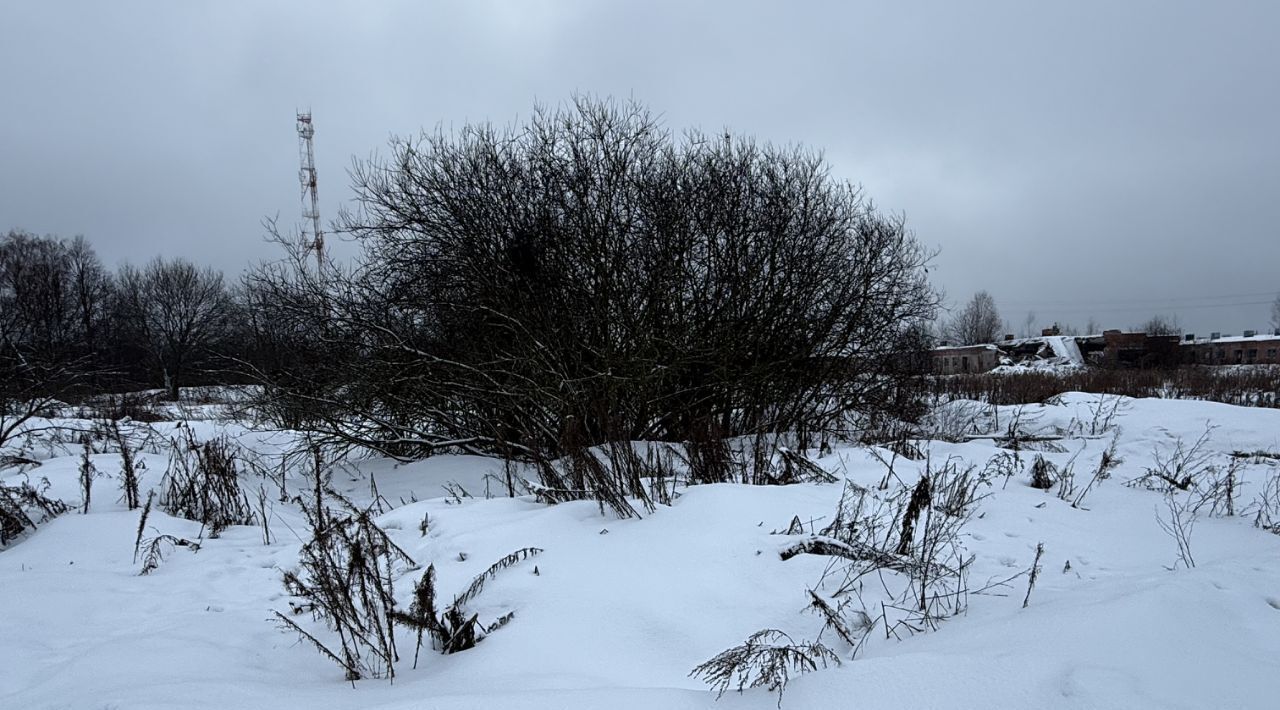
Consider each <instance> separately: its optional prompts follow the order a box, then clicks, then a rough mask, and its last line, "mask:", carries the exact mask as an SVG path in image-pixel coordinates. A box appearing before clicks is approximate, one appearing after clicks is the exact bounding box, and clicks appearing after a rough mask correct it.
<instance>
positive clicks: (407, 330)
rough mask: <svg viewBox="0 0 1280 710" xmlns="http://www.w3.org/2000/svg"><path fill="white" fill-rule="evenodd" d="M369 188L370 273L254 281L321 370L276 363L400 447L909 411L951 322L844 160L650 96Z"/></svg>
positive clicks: (356, 218)
mask: <svg viewBox="0 0 1280 710" xmlns="http://www.w3.org/2000/svg"><path fill="white" fill-rule="evenodd" d="M352 176H353V181H354V188H355V192H356V195H357V203H358V205H359V209H358V210H357V211H355V212H353V213H350V214H347V215H345V216H344V217H343V219H342V220H341V224H340V225H339V227H340V229H341V230H342V231H345V232H347V233H349V234H351V235H353V236H354V237H355V238H356V239H358V240H359V241H360V242H361V244H362V246H363V256H362V257H361V259H360V260H359V262H358V264H357V265H356V266H355V267H353V268H351V269H347V270H341V269H336V268H334V269H330V270H328V272H327V275H326V278H325V279H324V280H323V281H321V280H319V279H316V278H314V277H313V276H312V275H309V274H308V273H307V271H306V270H305V268H304V267H303V266H302V265H301V262H300V261H298V260H297V259H294V260H292V262H290V264H289V265H275V266H270V267H264V268H263V269H260V270H258V271H257V272H256V273H255V274H253V275H251V276H250V278H249V282H250V283H249V286H250V288H249V291H250V292H251V293H253V294H255V296H254V298H255V299H257V301H256V302H260V303H261V304H263V307H264V308H266V309H268V310H266V311H264V312H262V314H261V317H262V318H263V319H264V320H265V321H266V322H265V323H264V325H265V326H269V327H267V328H264V329H263V333H264V335H266V336H269V337H270V338H275V339H279V338H281V337H283V336H284V335H285V334H289V333H292V334H295V335H297V336H300V337H295V338H293V342H294V344H295V348H296V349H297V350H300V351H301V352H303V353H305V356H304V357H302V358H301V359H299V358H292V359H285V360H282V361H281V362H279V363H273V364H272V365H271V367H270V368H267V367H260V368H259V369H262V370H266V369H274V374H273V375H272V376H271V377H270V378H269V381H268V384H271V385H272V387H271V388H269V389H273V390H274V391H276V392H277V393H279V395H280V396H281V398H282V399H285V400H289V401H292V402H294V403H297V404H305V403H308V402H309V403H311V404H312V405H314V406H315V408H316V411H318V412H320V414H318V415H316V416H318V417H319V418H320V419H323V420H324V422H325V426H326V427H328V428H330V430H331V431H335V432H336V433H338V434H340V435H341V436H342V437H344V438H346V439H347V440H349V441H354V442H358V443H360V444H362V445H365V446H376V447H378V448H381V449H382V450H384V451H388V452H393V453H399V454H400V455H406V456H414V455H421V454H423V453H429V452H430V451H432V450H435V449H438V448H441V447H463V448H474V449H482V450H487V451H502V452H506V453H511V452H515V453H521V454H526V455H532V454H533V453H534V452H544V453H557V452H558V451H560V450H561V449H562V448H563V446H562V445H563V444H564V442H565V441H566V440H572V441H573V442H574V445H575V446H576V445H582V444H586V445H591V444H596V443H601V442H604V441H609V440H633V439H675V440H683V439H686V438H691V437H693V436H694V435H695V434H696V433H697V432H699V431H704V432H705V431H715V432H717V433H718V434H719V435H722V436H728V435H734V434H743V433H757V432H762V431H797V430H808V431H815V430H820V429H822V428H824V427H829V426H831V425H832V424H833V423H834V422H836V421H838V420H840V419H841V417H842V416H843V415H844V414H846V413H848V412H851V411H854V410H859V409H861V410H877V409H879V408H883V407H885V406H887V403H889V402H892V401H895V397H896V393H897V392H898V391H899V385H900V384H901V380H900V379H899V378H897V377H894V376H889V375H890V374H891V373H893V372H896V371H895V370H893V369H892V368H893V365H894V363H897V362H900V361H901V360H900V356H901V355H902V348H904V347H906V346H905V343H907V342H913V343H914V342H916V341H915V340H912V339H911V338H909V337H907V335H908V333H909V332H912V331H911V327H912V326H913V325H914V324H918V323H919V322H920V321H922V320H927V319H929V318H931V317H932V314H933V309H934V307H935V305H936V300H937V299H936V296H935V295H934V292H933V291H932V290H931V289H930V288H929V285H928V283H927V281H926V278H925V272H924V267H925V265H926V264H927V262H928V259H929V258H930V256H931V255H930V254H929V253H928V252H927V250H925V249H923V248H922V247H921V246H920V244H919V243H918V242H917V241H916V239H915V238H914V236H913V235H912V234H911V233H910V232H908V231H907V230H906V228H905V225H904V223H903V220H902V219H901V218H898V217H888V216H884V215H881V214H880V213H878V212H877V211H876V210H875V209H874V208H873V207H872V205H871V204H870V202H869V201H868V200H867V199H866V198H865V197H863V195H862V194H861V193H860V191H859V190H858V189H856V188H854V187H852V186H850V185H847V184H844V183H841V182H838V181H836V180H834V179H833V178H831V176H830V175H829V172H828V169H827V167H826V165H825V164H824V163H823V161H822V159H821V158H820V156H818V155H817V154H815V153H811V152H808V151H805V150H802V149H798V148H776V147H772V146H762V145H758V144H756V143H754V142H752V141H750V140H743V139H740V138H737V137H734V136H731V135H720V136H707V135H703V134H700V133H697V132H691V133H688V134H685V136H684V137H683V139H677V138H676V137H674V136H673V135H672V134H671V132H669V131H668V130H666V129H665V128H664V127H663V126H662V125H661V124H660V123H659V122H658V121H657V120H656V119H655V118H654V117H653V116H652V115H651V114H650V113H649V112H648V111H647V110H645V109H644V108H643V107H641V106H638V105H635V104H616V103H612V102H608V101H596V100H592V99H577V100H575V101H574V102H573V103H572V104H571V105H569V106H567V107H565V108H562V109H555V110H550V109H539V110H537V111H535V112H534V114H533V117H532V119H531V120H530V122H529V123H528V124H527V125H523V126H513V127H510V128H506V129H499V128H495V127H492V126H488V125H480V126H475V125H472V126H467V127H465V128H463V129H462V130H461V132H459V133H457V134H446V133H442V132H438V133H435V134H429V135H424V136H421V137H418V138H413V139H397V140H395V141H393V142H392V145H391V155H390V156H389V157H387V158H382V159H376V158H375V159H372V160H369V161H363V162H358V163H357V164H356V165H355V167H354V169H353V171H352ZM268 331H275V333H274V334H273V333H271V332H268ZM304 362H305V364H303V363H304ZM353 422H355V423H357V425H352V423H353Z"/></svg>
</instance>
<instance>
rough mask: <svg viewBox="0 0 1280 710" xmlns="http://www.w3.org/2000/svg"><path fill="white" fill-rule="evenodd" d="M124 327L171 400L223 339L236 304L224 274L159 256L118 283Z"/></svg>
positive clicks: (127, 272) (128, 270) (126, 272)
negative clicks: (144, 353) (157, 372)
mask: <svg viewBox="0 0 1280 710" xmlns="http://www.w3.org/2000/svg"><path fill="white" fill-rule="evenodd" d="M117 280H118V284H119V289H118V291H119V298H120V308H121V312H122V313H123V314H124V315H125V316H126V319H125V321H124V322H123V323H122V324H121V325H122V326H126V325H127V326H128V327H130V328H132V329H133V335H134V337H135V338H136V339H137V341H138V342H139V343H140V344H142V346H143V347H144V348H145V349H146V351H147V353H148V354H149V355H150V357H151V359H152V361H153V363H154V364H155V365H156V367H157V368H158V369H159V370H160V372H161V373H162V375H163V378H164V385H165V390H166V392H167V394H168V396H169V398H170V399H173V400H176V399H178V389H179V387H180V386H181V385H182V384H183V383H184V382H185V378H186V377H187V376H188V375H189V374H190V370H191V369H192V368H193V367H195V366H196V365H197V364H198V363H199V361H200V359H201V358H202V357H204V356H206V355H208V354H209V350H210V348H211V347H212V346H213V345H214V344H215V343H216V341H217V339H218V338H219V337H220V336H221V335H222V334H223V332H224V328H225V326H226V324H227V320H228V316H229V315H230V313H231V308H232V303H231V299H230V297H229V295H228V293H227V289H226V287H225V286H224V284H223V280H222V274H221V273H219V272H217V271H214V270H212V269H209V268H207V267H206V268H204V269H200V268H197V267H196V266H195V265H193V264H191V263H190V262H187V261H184V260H182V259H176V260H173V261H166V260H164V259H162V258H159V257H157V258H156V259H154V260H153V261H151V262H150V263H148V264H147V265H146V267H144V268H142V269H137V268H135V267H132V266H129V265H125V266H124V267H122V268H121V269H120V273H119V276H118V278H117Z"/></svg>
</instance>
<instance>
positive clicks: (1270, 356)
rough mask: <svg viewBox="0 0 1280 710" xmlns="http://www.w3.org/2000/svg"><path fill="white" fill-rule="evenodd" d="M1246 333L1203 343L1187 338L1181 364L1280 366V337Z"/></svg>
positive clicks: (1191, 337)
mask: <svg viewBox="0 0 1280 710" xmlns="http://www.w3.org/2000/svg"><path fill="white" fill-rule="evenodd" d="M1245 333H1246V334H1245V335H1238V336H1237V335H1228V336H1225V337H1221V336H1220V337H1217V338H1205V339H1203V340H1198V339H1196V338H1195V337H1194V336H1188V339H1186V340H1184V341H1183V343H1182V362H1184V363H1186V364H1189V365H1191V364H1194V365H1280V335H1274V334H1273V335H1267V334H1265V333H1264V334H1256V333H1254V332H1253V331H1245Z"/></svg>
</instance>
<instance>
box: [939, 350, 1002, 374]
mask: <svg viewBox="0 0 1280 710" xmlns="http://www.w3.org/2000/svg"><path fill="white" fill-rule="evenodd" d="M929 354H930V356H931V357H932V358H933V372H934V373H935V374H938V375H959V374H963V373H966V372H990V371H991V370H994V369H995V368H996V366H997V365H999V364H1000V349H999V348H997V347H996V346H995V345H956V346H943V347H940V348H934V349H933V350H932V351H930V353H929Z"/></svg>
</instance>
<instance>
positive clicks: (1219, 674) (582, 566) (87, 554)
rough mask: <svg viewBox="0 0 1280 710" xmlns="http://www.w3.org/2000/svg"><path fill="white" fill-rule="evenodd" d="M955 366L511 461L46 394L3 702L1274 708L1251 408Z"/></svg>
mask: <svg viewBox="0 0 1280 710" xmlns="http://www.w3.org/2000/svg"><path fill="white" fill-rule="evenodd" d="M1021 377H1022V378H1026V377H1028V376H1026V375H1023V376H1021ZM1132 377H1134V378H1135V380H1134V381H1138V379H1136V378H1141V377H1145V375H1142V374H1133V375H1132ZM993 381H998V380H995V379H994V378H990V379H987V380H984V382H986V383H990V382H993ZM1029 381H1030V380H1023V382H1024V383H1025V382H1029ZM1143 381H1145V380H1143ZM951 382H952V384H951V385H948V386H947V387H948V388H949V389H948V390H947V392H948V396H947V397H943V398H942V399H949V400H950V401H947V402H946V403H944V404H940V405H938V407H937V408H936V409H934V410H933V411H932V412H931V413H930V415H929V416H928V417H927V418H926V420H925V421H924V422H923V423H922V424H920V425H918V426H900V427H889V428H887V429H885V430H884V431H881V432H880V433H877V434H875V435H870V434H866V435H864V436H862V437H861V440H845V441H834V440H833V441H829V442H828V446H823V447H818V448H814V449H812V450H801V449H800V448H799V446H798V442H797V441H795V440H792V439H790V438H789V437H781V438H778V439H770V440H768V441H760V440H756V441H750V440H737V439H735V440H728V441H714V440H707V441H698V442H688V443H687V444H684V445H674V444H651V443H644V442H634V443H630V444H616V445H613V446H605V447H598V448H595V449H584V450H581V451H577V452H574V453H572V454H571V455H568V456H566V457H565V458H563V459H560V460H556V461H526V462H516V461H512V462H504V461H501V460H498V459H492V458H486V457H480V456H470V455H437V456H433V457H431V458H428V459H425V460H422V461H417V462H413V463H397V462H395V461H392V460H390V459H385V458H380V457H376V456H371V455H369V456H359V455H358V452H346V453H344V454H342V455H338V454H336V453H334V452H332V451H329V450H326V449H324V448H323V447H314V446H311V445H310V444H309V442H308V440H307V437H306V435H305V434H302V433H298V432H289V431H264V430H259V429H255V428H254V427H253V426H252V425H251V420H250V419H249V418H246V415H245V414H244V413H240V414H237V413H236V411H237V409H236V407H234V406H230V405H228V404H225V403H222V402H221V400H220V399H219V398H216V397H214V398H206V399H205V400H203V403H197V402H189V403H187V404H183V405H166V406H165V407H164V408H162V409H157V408H155V407H149V406H146V405H145V404H138V403H137V402H134V403H132V404H128V405H127V406H126V405H125V404H124V403H117V404H118V406H117V407H115V411H114V415H115V416H116V417H118V418H114V419H113V418H111V417H112V414H113V412H112V411H108V410H104V409H101V408H99V409H97V410H84V411H80V410H73V409H71V408H68V409H66V410H61V411H56V412H55V411H50V412H47V413H48V414H50V415H56V416H53V418H41V419H35V420H32V421H30V422H29V423H28V424H27V426H28V431H27V433H24V434H19V435H16V436H14V437H12V438H10V440H9V441H8V442H7V443H6V445H5V448H4V450H3V451H0V457H2V458H0V483H2V484H3V489H2V490H0V531H2V533H3V542H2V543H0V630H2V631H3V633H2V634H0V638H3V643H2V644H0V707H5V708H9V707H13V708H28V707H30V708H45V707H49V708H64V707H66V708H121V709H125V708H174V707H208V708H228V707H234V708H259V707H261V708H273V709H276V708H278V709H283V710H288V709H290V708H316V707H326V708H353V709H354V708H378V709H398V708H405V709H407V708H422V707H431V708H604V707H607V708H710V707H720V706H723V707H731V708H759V709H761V710H763V709H765V708H773V707H775V706H777V705H778V704H779V703H781V705H782V706H783V707H791V708H823V707H853V708H894V709H901V708H915V707H955V708H980V707H981V708H991V707H995V708H1030V707H1035V708H1077V707H1102V708H1169V707H1187V708H1206V707H1233V708H1259V709H1261V708H1271V707H1274V706H1275V702H1276V691H1277V688H1278V686H1277V682H1276V677H1275V676H1276V673H1275V670H1276V659H1277V658H1280V564H1278V562H1280V534H1277V533H1280V411H1277V410H1276V409H1274V408H1267V407H1241V406H1233V405H1229V404H1222V403H1217V402H1212V401H1191V400H1183V399H1176V398H1155V397H1151V398H1144V399H1135V398H1130V397H1126V396H1120V395H1118V394H1082V393H1079V392H1065V393H1063V392H1049V393H1047V394H1044V392H1043V391H1042V392H1039V393H1037V394H1043V396H1040V397H1039V398H1038V399H1035V403H1032V404H1020V403H1018V404H1000V403H1001V402H1004V401H1006V400H1007V399H1013V400H1020V399H1032V397H1031V395H1030V394H1025V395H1024V394H1022V393H1020V392H1019V393H1013V392H1009V391H1005V390H1000V389H998V388H997V387H996V386H994V385H982V386H979V385H978V384H976V383H977V382H978V380H976V379H975V380H967V379H956V380H951ZM970 382H972V383H975V384H974V385H973V389H971V390H965V389H963V387H966V386H968V384H967V383H970ZM1135 386H1136V385H1135ZM1152 386H1153V387H1154V386H1155V385H1152ZM1160 386H1162V387H1167V383H1166V384H1164V385H1160ZM1233 386H1235V385H1233ZM1240 386H1243V385H1240ZM982 387H988V389H986V390H982ZM1047 389H1052V388H1047ZM1190 394H1191V395H1192V396H1196V397H1201V395H1202V394H1203V393H1201V394H1197V393H1195V392H1192V393H1190ZM1202 398H1203V399H1215V397H1212V396H1203V397H1202ZM975 400H981V401H975ZM126 415H127V416H126ZM143 420H148V421H143ZM151 420H154V421H151ZM852 438H855V439H856V438H857V437H852ZM815 446H816V445H815ZM738 690H743V691H744V692H742V693H741V694H739V693H738V692H737V691H738ZM719 693H723V695H722V696H721V697H720V699H719V700H718V701H717V695H718V694H719ZM717 702H718V703H719V704H718V705H717Z"/></svg>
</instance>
